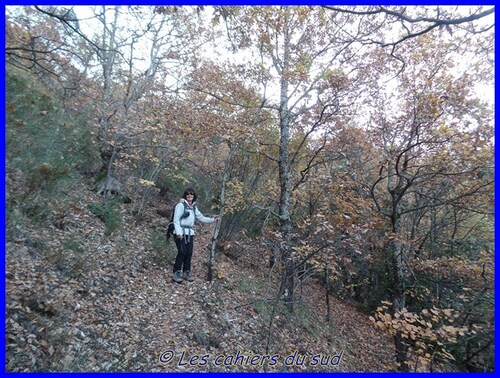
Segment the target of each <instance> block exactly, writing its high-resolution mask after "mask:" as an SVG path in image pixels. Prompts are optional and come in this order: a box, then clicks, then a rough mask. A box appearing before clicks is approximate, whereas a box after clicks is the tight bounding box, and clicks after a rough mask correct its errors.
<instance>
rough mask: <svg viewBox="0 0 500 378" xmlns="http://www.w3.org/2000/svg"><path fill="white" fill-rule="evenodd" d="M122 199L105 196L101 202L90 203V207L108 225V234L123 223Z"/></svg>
mask: <svg viewBox="0 0 500 378" xmlns="http://www.w3.org/2000/svg"><path fill="white" fill-rule="evenodd" d="M120 204H121V201H120V200H119V199H116V198H109V199H108V198H104V199H103V200H102V201H101V202H100V203H98V204H95V203H92V204H89V205H88V206H87V207H88V209H89V210H90V211H91V212H92V213H93V214H95V215H96V216H97V218H99V219H100V220H101V221H103V222H104V224H105V225H106V235H110V234H111V233H113V232H115V231H116V230H117V229H118V228H119V227H120V225H121V223H122V221H123V218H122V214H121V207H120Z"/></svg>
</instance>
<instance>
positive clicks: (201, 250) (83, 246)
mask: <svg viewBox="0 0 500 378" xmlns="http://www.w3.org/2000/svg"><path fill="white" fill-rule="evenodd" d="M59 200H60V202H61V206H60V208H59V209H58V210H57V211H53V212H51V213H50V214H49V215H48V216H47V217H46V218H45V219H44V220H43V221H40V222H37V223H36V224H35V223H33V222H32V221H30V220H29V218H26V219H25V220H24V221H23V222H17V224H16V228H15V230H14V231H13V232H11V236H10V237H9V238H8V240H7V262H6V286H7V298H6V301H7V314H6V316H7V318H6V334H7V335H6V344H7V346H6V350H7V354H6V358H7V360H6V370H7V371H146V372H151V371H264V370H268V371H303V370H308V371H334V372H335V371H344V372H345V371H389V370H391V366H392V362H391V355H392V342H391V339H390V338H389V337H388V336H386V335H383V334H381V333H380V331H377V330H375V329H374V328H373V327H372V325H371V322H370V321H369V319H368V317H367V316H366V315H364V314H361V313H360V312H358V311H357V310H356V308H355V307H354V306H353V305H351V304H349V303H345V302H342V301H341V300H338V299H336V298H332V303H333V309H332V311H333V313H332V314H331V315H332V320H331V321H330V322H326V321H325V315H326V306H325V303H324V302H325V300H324V297H325V294H324V289H323V287H321V285H319V284H318V283H317V282H315V280H313V279H309V280H307V281H305V282H304V284H303V287H302V289H301V290H302V293H301V296H300V301H299V302H298V303H297V304H296V306H295V307H296V311H295V313H294V315H290V314H288V313H287V312H286V311H284V310H283V309H282V308H281V307H279V306H277V307H276V308H274V307H273V299H274V296H275V295H276V285H277V284H278V283H276V282H269V280H268V278H267V274H266V273H267V268H266V262H267V259H266V251H265V250H263V249H262V248H261V247H260V246H259V244H258V243H255V242H252V241H240V244H239V245H238V246H236V247H233V249H231V250H229V251H227V253H225V254H222V253H219V255H218V266H219V279H218V280H217V281H216V282H214V283H213V284H210V283H208V282H207V281H206V279H205V276H206V271H207V266H206V261H207V260H208V248H207V246H208V245H209V243H210V238H211V233H212V230H213V225H200V226H198V231H199V232H198V234H199V235H198V236H197V239H196V244H195V253H194V257H193V271H194V276H195V279H196V280H195V281H194V282H192V283H186V282H184V283H182V284H175V283H174V282H172V280H171V266H172V265H171V263H172V259H173V257H174V252H173V242H172V241H170V242H169V243H170V244H167V243H166V241H165V240H164V239H163V236H162V235H163V231H164V229H165V227H166V223H167V219H166V218H165V217H162V216H160V215H159V214H158V211H159V212H160V213H161V212H162V210H163V211H164V210H165V209H167V208H168V207H169V206H170V204H163V205H159V206H158V208H151V209H150V211H149V212H148V216H147V217H146V219H143V220H141V222H140V223H138V222H136V220H135V219H134V218H133V217H132V216H131V215H129V212H128V210H129V208H128V206H131V205H126V204H119V205H116V208H115V211H116V212H117V213H116V214H115V217H116V219H119V222H118V223H117V224H115V227H114V229H113V230H112V231H110V229H109V219H108V224H107V225H106V224H105V223H104V222H103V221H102V220H101V219H104V220H106V219H107V218H105V217H103V216H102V214H101V215H99V214H100V213H99V212H98V211H96V209H98V208H100V207H103V206H104V205H102V203H101V201H102V198H100V197H99V196H97V194H96V193H95V191H94V190H92V188H91V186H90V185H85V184H84V185H82V186H80V190H79V191H71V192H68V193H67V198H64V199H59ZM62 204H64V205H62ZM167 205H168V206H167ZM160 207H161V208H160ZM100 218H101V219H100ZM271 318H272V324H271V330H269V326H270V323H271V322H270V320H271ZM294 357H295V358H296V359H294ZM322 364H326V365H327V366H321V365H322Z"/></svg>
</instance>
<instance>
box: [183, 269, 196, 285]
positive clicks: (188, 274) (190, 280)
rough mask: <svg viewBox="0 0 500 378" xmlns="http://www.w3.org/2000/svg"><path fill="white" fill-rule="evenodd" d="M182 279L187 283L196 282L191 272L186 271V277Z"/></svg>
mask: <svg viewBox="0 0 500 378" xmlns="http://www.w3.org/2000/svg"><path fill="white" fill-rule="evenodd" d="M182 278H184V279H185V280H186V281H189V282H193V281H194V278H192V277H191V272H190V271H189V270H186V271H185V272H184V276H183V277H182Z"/></svg>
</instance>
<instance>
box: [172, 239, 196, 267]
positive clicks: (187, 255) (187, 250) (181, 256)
mask: <svg viewBox="0 0 500 378" xmlns="http://www.w3.org/2000/svg"><path fill="white" fill-rule="evenodd" d="M193 239H194V237H193V236H191V237H189V241H188V238H187V237H183V238H182V239H177V237H176V238H175V245H176V246H177V257H176V258H175V264H174V272H177V271H178V270H182V271H183V272H185V271H187V270H191V256H193ZM186 242H187V243H186Z"/></svg>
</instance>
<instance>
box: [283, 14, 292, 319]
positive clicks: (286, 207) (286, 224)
mask: <svg viewBox="0 0 500 378" xmlns="http://www.w3.org/2000/svg"><path fill="white" fill-rule="evenodd" d="M285 17H286V18H288V13H287V12H286V13H285ZM288 28H289V25H288V20H285V22H284V30H283V36H284V42H283V47H284V51H283V66H282V71H281V82H280V159H279V181H280V229H281V237H282V240H281V245H280V252H281V256H282V262H283V264H284V265H285V269H284V271H283V274H284V275H285V276H284V291H283V298H284V301H285V304H286V306H287V307H288V309H289V310H290V311H291V312H292V311H293V286H294V279H293V278H294V277H293V261H292V257H291V251H290V239H291V232H292V223H291V219H290V195H291V193H290V192H291V185H290V180H291V177H290V159H289V141H290V110H289V108H288V101H289V96H288V85H289V82H288V76H287V75H288V71H289V64H290V36H289V30H288Z"/></svg>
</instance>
